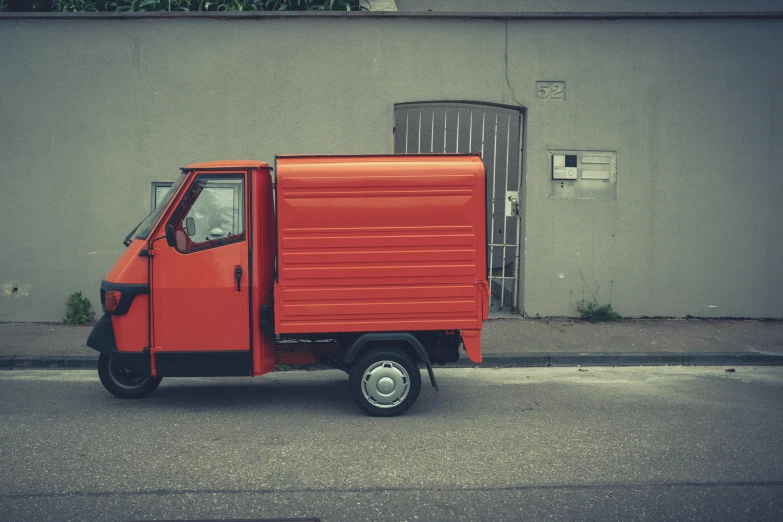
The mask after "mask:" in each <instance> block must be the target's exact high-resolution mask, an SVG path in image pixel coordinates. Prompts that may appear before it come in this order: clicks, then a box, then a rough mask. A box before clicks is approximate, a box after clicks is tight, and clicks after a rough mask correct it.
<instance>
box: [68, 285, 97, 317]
mask: <svg viewBox="0 0 783 522" xmlns="http://www.w3.org/2000/svg"><path fill="white" fill-rule="evenodd" d="M65 305H66V307H67V311H66V313H65V319H64V322H65V324H90V323H91V322H93V321H94V320H95V312H93V311H92V303H91V302H90V300H89V299H87V298H86V297H84V296H83V295H82V293H81V292H74V293H72V294H71V296H70V297H69V298H68V302H67V303H66V304H65Z"/></svg>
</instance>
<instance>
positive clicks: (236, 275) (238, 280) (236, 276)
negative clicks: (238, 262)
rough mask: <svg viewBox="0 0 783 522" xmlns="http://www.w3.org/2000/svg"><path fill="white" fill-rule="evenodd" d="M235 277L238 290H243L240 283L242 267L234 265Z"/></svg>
mask: <svg viewBox="0 0 783 522" xmlns="http://www.w3.org/2000/svg"><path fill="white" fill-rule="evenodd" d="M234 277H235V278H236V280H237V292H240V291H241V287H240V286H239V283H240V282H241V281H242V267H241V266H237V267H234Z"/></svg>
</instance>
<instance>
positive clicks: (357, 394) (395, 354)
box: [349, 348, 421, 417]
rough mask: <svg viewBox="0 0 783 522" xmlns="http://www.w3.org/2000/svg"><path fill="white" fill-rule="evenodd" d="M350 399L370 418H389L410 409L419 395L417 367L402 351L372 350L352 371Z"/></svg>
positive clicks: (419, 385) (394, 349) (419, 374)
mask: <svg viewBox="0 0 783 522" xmlns="http://www.w3.org/2000/svg"><path fill="white" fill-rule="evenodd" d="M349 386H350V388H351V396H353V400H354V401H355V402H356V404H357V405H358V406H359V407H360V408H361V409H362V410H364V411H366V412H367V413H369V414H370V415H375V416H378V417H391V416H393V415H398V414H400V413H402V412H404V411H405V410H407V409H408V408H410V407H411V406H412V405H413V403H414V402H416V398H417V397H418V396H419V392H420V391H421V373H419V367H418V366H417V365H416V363H415V362H414V361H413V359H411V357H410V355H408V354H407V353H406V352H404V351H403V350H400V349H398V348H373V349H371V350H369V351H368V352H367V353H365V354H363V355H362V356H361V357H360V358H359V360H358V361H356V363H355V364H354V365H353V366H352V367H351V373H350V377H349Z"/></svg>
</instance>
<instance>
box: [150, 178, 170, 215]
mask: <svg viewBox="0 0 783 522" xmlns="http://www.w3.org/2000/svg"><path fill="white" fill-rule="evenodd" d="M171 185H172V183H171V181H153V182H152V198H151V199H150V212H152V211H153V210H155V209H156V208H157V207H158V205H160V202H161V201H163V196H165V195H166V192H168V191H169V188H171Z"/></svg>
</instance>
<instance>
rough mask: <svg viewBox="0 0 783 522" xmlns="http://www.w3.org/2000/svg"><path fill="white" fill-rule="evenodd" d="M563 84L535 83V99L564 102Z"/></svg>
mask: <svg viewBox="0 0 783 522" xmlns="http://www.w3.org/2000/svg"><path fill="white" fill-rule="evenodd" d="M565 87H566V85H565V82H536V98H538V99H539V100H564V99H565Z"/></svg>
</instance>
